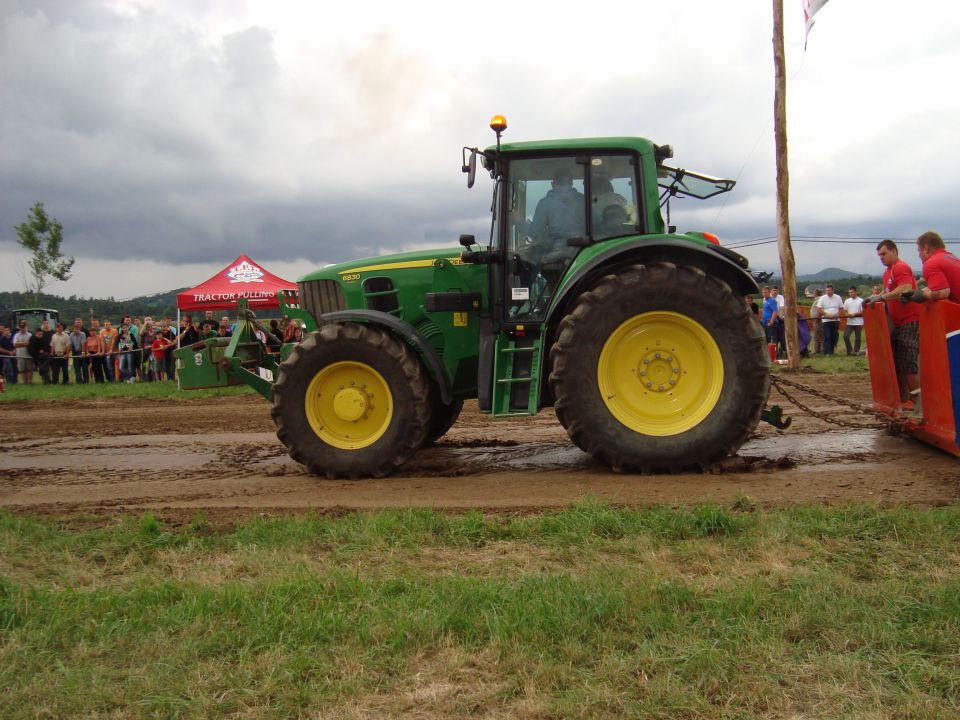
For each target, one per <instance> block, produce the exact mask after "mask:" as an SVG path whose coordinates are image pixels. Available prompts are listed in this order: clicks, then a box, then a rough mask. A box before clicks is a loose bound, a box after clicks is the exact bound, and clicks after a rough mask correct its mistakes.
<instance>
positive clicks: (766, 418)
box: [760, 405, 793, 430]
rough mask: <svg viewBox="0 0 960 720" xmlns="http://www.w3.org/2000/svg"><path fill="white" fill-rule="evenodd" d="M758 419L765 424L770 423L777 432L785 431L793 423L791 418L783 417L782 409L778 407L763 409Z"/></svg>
mask: <svg viewBox="0 0 960 720" xmlns="http://www.w3.org/2000/svg"><path fill="white" fill-rule="evenodd" d="M760 419H761V420H763V422H765V423H770V424H771V425H773V426H774V427H775V428H777V429H778V430H786V429H787V428H788V427H790V423H792V422H793V418H786V419H784V417H783V408H782V407H780V406H779V405H774V406H773V407H770V408H764V409H763V411H762V412H761V413H760Z"/></svg>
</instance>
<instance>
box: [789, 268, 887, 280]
mask: <svg viewBox="0 0 960 720" xmlns="http://www.w3.org/2000/svg"><path fill="white" fill-rule="evenodd" d="M861 277H863V278H872V277H874V276H873V275H864V274H863V273H856V272H852V271H851V270H841V269H840V268H833V267H830V268H824V269H823V270H821V271H820V272H815V273H813V274H812V275H797V282H825V281H827V280H840V279H842V278H861Z"/></svg>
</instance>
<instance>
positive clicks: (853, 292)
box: [843, 287, 863, 355]
mask: <svg viewBox="0 0 960 720" xmlns="http://www.w3.org/2000/svg"><path fill="white" fill-rule="evenodd" d="M848 293H849V295H850V297H848V298H847V299H846V300H844V302H843V314H844V315H845V316H846V318H847V327H846V329H845V330H844V331H843V344H844V345H846V346H847V355H859V354H860V338H861V336H862V335H863V298H862V297H858V296H857V289H856V288H855V287H851V288H850V290H849V291H848ZM851 335H854V336H855V338H854V343H853V348H852V349H851V347H850V336H851Z"/></svg>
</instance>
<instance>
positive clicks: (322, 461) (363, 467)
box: [271, 323, 430, 478]
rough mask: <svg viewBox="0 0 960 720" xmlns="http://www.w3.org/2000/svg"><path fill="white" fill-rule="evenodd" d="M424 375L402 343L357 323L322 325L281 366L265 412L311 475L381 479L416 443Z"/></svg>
mask: <svg viewBox="0 0 960 720" xmlns="http://www.w3.org/2000/svg"><path fill="white" fill-rule="evenodd" d="M427 393H428V386H427V379H426V375H425V373H424V372H423V369H422V366H421V364H420V362H419V360H418V358H417V357H416V355H415V354H414V353H413V351H412V350H410V348H409V347H408V346H407V345H406V344H405V343H403V342H402V341H400V340H399V339H397V338H396V337H394V336H393V335H391V334H390V333H389V332H387V331H385V330H383V329H381V328H378V327H375V326H372V325H362V324H359V323H325V324H324V325H322V326H321V327H320V329H319V330H317V331H316V332H313V333H310V334H309V335H308V336H307V337H306V338H305V339H304V340H303V342H301V343H300V344H299V345H297V346H295V347H294V348H293V349H292V350H291V351H290V354H289V356H288V357H287V359H286V360H284V362H283V363H281V365H280V368H279V371H278V377H277V382H276V384H275V385H274V386H273V407H272V409H271V415H272V416H273V419H274V422H275V423H276V425H277V437H278V438H280V441H281V442H282V443H283V444H284V445H286V447H287V449H288V450H289V453H290V457H292V458H293V459H294V460H296V461H297V462H299V463H302V464H303V465H306V467H307V469H308V470H310V472H311V473H314V474H316V475H326V476H327V477H329V478H335V477H348V478H359V477H383V476H385V475H389V474H390V473H392V472H394V471H395V470H396V469H397V468H398V467H400V466H401V465H402V464H403V463H404V462H406V461H407V460H408V459H409V458H410V457H411V456H412V455H413V454H414V453H415V452H416V451H417V449H419V448H420V446H421V445H422V444H423V441H424V438H425V437H426V433H427V428H428V425H429V421H430V408H429V405H428V403H427Z"/></svg>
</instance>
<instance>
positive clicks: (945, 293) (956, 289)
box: [917, 230, 960, 303]
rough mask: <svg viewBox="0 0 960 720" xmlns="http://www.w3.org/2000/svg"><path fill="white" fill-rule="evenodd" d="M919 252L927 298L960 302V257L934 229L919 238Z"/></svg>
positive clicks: (924, 294)
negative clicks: (945, 243)
mask: <svg viewBox="0 0 960 720" xmlns="http://www.w3.org/2000/svg"><path fill="white" fill-rule="evenodd" d="M917 254H918V255H919V256H920V261H921V262H922V263H923V278H924V280H926V281H927V287H926V288H924V290H923V297H924V298H925V299H926V300H944V299H948V300H950V301H951V302H955V303H960V259H958V258H957V256H956V255H954V254H953V253H951V252H947V248H946V247H945V246H944V244H943V238H942V237H940V236H939V235H938V234H937V233H935V232H933V231H932V230H930V231H928V232H925V233H924V234H923V235H921V236H920V237H918V238H917Z"/></svg>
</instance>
